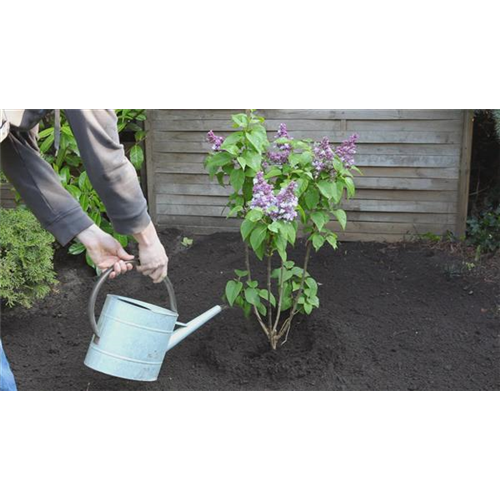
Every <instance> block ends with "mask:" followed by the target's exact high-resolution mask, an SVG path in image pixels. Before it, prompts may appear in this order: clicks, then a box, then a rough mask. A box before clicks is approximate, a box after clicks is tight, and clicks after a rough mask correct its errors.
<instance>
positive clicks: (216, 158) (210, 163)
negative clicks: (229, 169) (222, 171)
mask: <svg viewBox="0 0 500 500" xmlns="http://www.w3.org/2000/svg"><path fill="white" fill-rule="evenodd" d="M232 161H233V157H232V156H231V155H230V154H229V153H227V152H226V151H222V152H221V153H215V154H214V155H210V156H208V158H207V160H206V162H205V164H206V166H207V168H209V169H210V168H212V167H213V168H215V167H217V168H219V167H223V166H224V165H228V164H230V163H231V162H232Z"/></svg>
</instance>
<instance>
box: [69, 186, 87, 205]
mask: <svg viewBox="0 0 500 500" xmlns="http://www.w3.org/2000/svg"><path fill="white" fill-rule="evenodd" d="M66 190H67V191H68V192H69V193H70V194H71V196H73V198H75V199H76V200H79V201H80V196H81V194H82V192H81V191H80V190H79V189H78V188H77V187H76V186H73V185H72V184H68V185H67V186H66ZM80 204H81V201H80ZM82 208H83V207H82ZM83 210H84V211H87V209H86V208H84V209H83Z"/></svg>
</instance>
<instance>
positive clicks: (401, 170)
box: [156, 162, 458, 179]
mask: <svg viewBox="0 0 500 500" xmlns="http://www.w3.org/2000/svg"><path fill="white" fill-rule="evenodd" d="M157 165H158V167H157V170H156V172H157V173H158V174H198V175H203V174H206V173H207V170H206V169H205V167H204V165H201V164H194V165H190V164H183V163H180V164H165V163H163V162H162V163H158V164H157ZM360 168H362V175H359V174H357V173H355V174H354V176H355V177H356V178H358V177H405V178H411V177H420V178H425V179H458V170H457V169H456V168H455V167H446V168H425V167H360Z"/></svg>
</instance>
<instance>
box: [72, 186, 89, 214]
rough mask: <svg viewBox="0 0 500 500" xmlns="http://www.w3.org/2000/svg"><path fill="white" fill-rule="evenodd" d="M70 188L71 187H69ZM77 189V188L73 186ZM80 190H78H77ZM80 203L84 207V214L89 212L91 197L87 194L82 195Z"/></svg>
mask: <svg viewBox="0 0 500 500" xmlns="http://www.w3.org/2000/svg"><path fill="white" fill-rule="evenodd" d="M68 187H69V186H68ZM73 187H76V186H73ZM77 189H78V188H77ZM78 201H79V202H80V206H81V207H82V210H83V211H84V212H87V211H88V209H89V206H90V200H89V197H88V196H87V195H86V194H82V195H81V196H80V199H79V200H78Z"/></svg>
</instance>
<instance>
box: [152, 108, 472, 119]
mask: <svg viewBox="0 0 500 500" xmlns="http://www.w3.org/2000/svg"><path fill="white" fill-rule="evenodd" d="M242 112H245V110H244V109H154V110H151V112H150V113H151V118H152V119H153V120H158V119H160V118H161V119H168V120H172V121H174V120H186V119H191V120H206V119H222V120H225V119H227V118H228V117H230V116H231V115H233V114H236V113H242ZM258 113H259V114H261V115H263V116H264V117H265V118H266V119H270V120H272V119H277V120H281V121H283V120H287V119H288V120H289V119H297V118H298V119H306V118H310V119H317V120H458V119H460V118H461V117H462V111H461V110H458V109H263V110H258Z"/></svg>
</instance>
